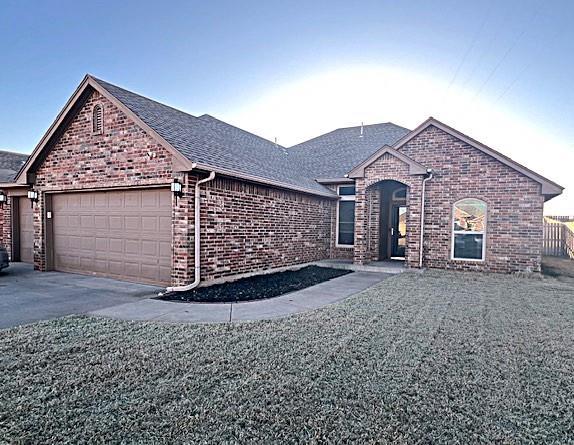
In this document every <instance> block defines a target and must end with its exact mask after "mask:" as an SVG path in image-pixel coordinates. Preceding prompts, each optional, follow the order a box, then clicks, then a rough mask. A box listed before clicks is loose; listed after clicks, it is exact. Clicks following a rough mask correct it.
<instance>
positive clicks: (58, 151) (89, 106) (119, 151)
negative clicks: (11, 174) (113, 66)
mask: <svg viewBox="0 0 574 445" xmlns="http://www.w3.org/2000/svg"><path fill="white" fill-rule="evenodd" d="M96 104H101V105H103V107H104V112H103V115H104V125H103V132H102V133H101V134H93V133H92V110H93V108H94V106H95V105H96ZM150 153H151V155H150ZM171 178H172V155H171V153H169V152H168V150H166V149H165V148H163V147H162V146H161V145H159V144H158V143H157V142H156V141H155V140H154V139H153V138H151V137H150V136H149V135H148V134H147V133H146V132H145V131H144V130H143V129H142V128H140V127H139V126H138V125H136V124H135V123H134V122H133V121H132V120H131V119H130V118H129V117H128V116H127V115H126V114H125V113H124V112H123V111H121V110H120V109H119V108H117V107H115V106H114V105H113V104H112V103H111V102H110V101H108V100H107V99H106V98H105V97H104V96H101V95H100V94H99V93H98V92H93V93H92V95H91V96H90V97H89V98H88V100H87V101H86V103H85V104H84V106H83V107H82V108H81V110H80V111H79V112H78V114H77V115H76V116H75V117H74V118H73V120H72V121H71V122H70V124H69V125H68V127H67V128H66V130H65V132H64V133H63V134H62V135H61V136H60V138H59V139H58V141H57V142H56V143H55V144H54V146H53V147H52V149H51V150H50V151H49V153H48V154H47V156H46V158H45V160H44V161H43V163H42V164H41V165H40V166H39V168H38V169H37V171H36V184H35V186H34V187H35V188H36V190H38V191H39V198H40V199H39V201H38V203H37V204H36V206H35V210H34V229H35V235H34V237H35V247H34V266H35V268H36V269H39V270H45V269H46V246H45V241H44V240H45V236H44V230H45V228H44V220H43V218H42V217H41V215H42V214H43V213H44V204H45V192H49V191H50V192H54V191H70V190H84V189H99V188H102V189H103V188H110V187H133V186H146V185H158V184H166V185H167V184H169V183H170V182H171Z"/></svg>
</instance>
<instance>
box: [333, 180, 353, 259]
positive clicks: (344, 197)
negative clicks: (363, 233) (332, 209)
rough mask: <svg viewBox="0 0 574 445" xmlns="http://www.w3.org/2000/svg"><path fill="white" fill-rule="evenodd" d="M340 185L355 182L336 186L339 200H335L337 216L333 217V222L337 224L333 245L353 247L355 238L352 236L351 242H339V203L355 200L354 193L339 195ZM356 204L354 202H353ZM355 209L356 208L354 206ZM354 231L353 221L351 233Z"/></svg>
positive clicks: (343, 247)
mask: <svg viewBox="0 0 574 445" xmlns="http://www.w3.org/2000/svg"><path fill="white" fill-rule="evenodd" d="M341 187H355V184H341V185H338V186H337V195H339V200H338V201H337V217H336V219H335V224H336V225H337V231H336V233H337V234H336V240H335V246H336V247H340V248H342V249H354V248H355V239H354V237H353V244H339V205H340V203H341V201H354V202H355V201H356V199H355V197H356V195H340V194H339V189H340V188H341ZM355 193H357V191H356V190H355ZM355 206H356V204H355ZM355 211H356V208H355ZM354 232H355V221H353V233H354Z"/></svg>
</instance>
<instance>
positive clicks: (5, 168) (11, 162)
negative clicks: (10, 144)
mask: <svg viewBox="0 0 574 445" xmlns="http://www.w3.org/2000/svg"><path fill="white" fill-rule="evenodd" d="M26 159H28V155H25V154H22V153H15V152H13V151H5V150H0V182H12V181H13V180H14V178H15V177H16V174H17V173H18V171H19V170H20V168H21V167H22V165H24V163H25V162H26Z"/></svg>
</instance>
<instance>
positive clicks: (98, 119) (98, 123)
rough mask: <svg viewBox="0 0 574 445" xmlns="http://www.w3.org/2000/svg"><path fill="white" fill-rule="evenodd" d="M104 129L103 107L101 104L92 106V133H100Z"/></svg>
mask: <svg viewBox="0 0 574 445" xmlns="http://www.w3.org/2000/svg"><path fill="white" fill-rule="evenodd" d="M103 131H104V107H102V105H101V104H97V105H96V106H94V110H93V111H92V133H93V134H102V133H103Z"/></svg>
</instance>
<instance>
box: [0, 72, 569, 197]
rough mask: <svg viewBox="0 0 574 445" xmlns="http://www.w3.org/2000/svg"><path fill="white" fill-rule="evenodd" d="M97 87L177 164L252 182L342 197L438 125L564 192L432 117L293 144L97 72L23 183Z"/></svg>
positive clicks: (9, 177)
mask: <svg viewBox="0 0 574 445" xmlns="http://www.w3.org/2000/svg"><path fill="white" fill-rule="evenodd" d="M93 90H97V91H99V92H100V93H101V94H103V95H104V96H106V97H107V98H108V99H109V100H110V101H112V102H113V103H114V104H115V105H116V106H118V107H119V108H121V109H122V110H123V111H124V112H125V113H126V114H128V115H129V116H130V117H131V118H132V119H134V120H135V121H136V122H137V123H138V124H139V125H140V126H142V128H143V129H144V130H145V131H147V132H148V133H149V134H150V135H151V136H152V137H153V138H155V139H156V140H157V141H158V142H159V143H160V144H162V145H163V146H165V147H166V149H168V150H170V151H171V152H172V153H173V155H174V162H177V165H178V168H181V169H182V170H190V169H193V168H196V167H197V168H199V169H202V170H214V171H215V172H216V173H218V174H222V175H227V176H231V177H236V178H239V179H244V180H248V181H255V182H262V183H266V184H269V185H272V186H277V187H282V188H288V189H293V190H297V191H301V192H305V193H312V194H317V195H322V196H329V197H336V196H337V195H336V194H335V193H334V192H333V191H332V190H330V189H329V188H327V187H325V186H324V185H322V184H321V183H319V182H324V183H325V182H329V181H328V179H341V178H343V177H344V176H345V175H347V174H349V173H350V172H351V170H353V169H354V168H355V167H357V166H359V165H361V164H362V163H363V162H364V161H366V160H368V159H369V158H370V157H372V156H373V155H374V154H375V153H377V152H378V151H379V150H384V149H386V148H385V147H391V148H394V149H399V148H400V146H401V145H403V144H405V143H406V142H408V141H409V140H410V139H412V138H413V137H415V136H416V135H418V134H419V133H420V132H421V131H424V130H425V129H426V128H428V127H429V126H431V125H433V126H436V127H437V128H439V129H441V130H443V131H445V132H447V133H449V134H451V135H453V136H454V137H456V138H458V139H461V140H462V141H464V142H466V143H468V144H470V145H471V146H473V147H475V148H477V149H478V150H481V151H483V152H484V153H486V154H488V155H489V156H492V157H494V158H495V159H497V160H499V161H500V162H502V163H504V164H506V165H508V166H510V167H511V168H514V169H515V170H517V171H519V172H521V173H522V174H524V175H525V176H527V177H530V178H532V179H534V180H535V181H537V182H539V183H540V184H541V185H542V194H543V195H545V196H546V198H547V199H549V198H551V197H553V196H556V195H558V194H560V193H561V192H562V187H560V186H559V185H558V184H556V183H553V182H552V181H550V180H548V179H546V178H544V177H542V176H541V175H538V174H537V173H535V172H533V171H531V170H529V169H527V168H526V167H524V166H521V165H520V164H518V163H516V162H515V161H512V160H511V159H510V158H508V157H506V156H504V155H502V154H501V153H498V152H497V151H495V150H493V149H491V148H489V147H487V146H485V145H484V144H481V143H479V142H478V141H475V140H474V139H472V138H470V137H468V136H466V135H464V134H462V133H460V132H458V131H457V130H455V129H453V128H451V127H448V126H447V125H445V124H443V123H441V122H439V121H437V120H436V119H434V118H429V119H427V120H426V121H425V122H423V123H422V124H421V125H419V126H418V127H417V128H416V129H415V130H413V131H409V130H408V129H406V128H403V127H400V126H398V125H395V124H393V123H390V122H387V123H382V124H374V125H366V126H364V127H360V126H357V127H349V128H339V129H338V130H334V131H332V132H330V133H326V134H323V135H321V136H318V137H316V138H314V139H310V140H308V141H306V142H302V143H300V144H297V145H295V146H293V147H291V148H285V147H282V146H279V145H277V144H275V143H273V142H271V141H268V140H267V139H264V138H262V137H259V136H256V135H254V134H252V133H249V132H247V131H245V130H241V129H239V128H237V127H234V126H233V125H230V124H227V123H225V122H223V121H221V120H219V119H216V118H214V117H213V116H210V115H208V114H203V115H201V116H193V115H191V114H188V113H185V112H183V111H180V110H177V109H175V108H172V107H170V106H167V105H164V104H161V103H159V102H156V101H154V100H152V99H148V98H147V97H144V96H141V95H139V94H136V93H133V92H131V91H128V90H126V89H124V88H121V87H118V86H115V85H112V84H110V83H108V82H106V81H103V80H100V79H96V78H94V77H92V76H90V75H87V76H86V77H85V78H84V80H83V81H82V83H81V84H80V85H79V86H78V88H77V89H76V91H75V93H74V94H73V95H72V97H71V98H70V99H69V100H68V102H67V104H66V106H65V107H64V109H63V110H62V111H61V112H60V114H59V115H58V117H57V118H56V120H55V121H54V123H53V124H52V126H51V127H50V128H49V129H48V131H47V132H46V134H45V135H44V137H43V138H42V139H41V140H40V142H39V143H38V145H37V146H36V148H35V149H34V151H33V153H32V155H31V156H30V158H29V159H28V161H27V162H26V163H25V165H24V167H23V168H22V169H21V170H20V172H19V174H18V175H17V177H16V178H15V180H16V181H17V182H18V183H19V184H22V185H25V184H26V183H27V181H28V180H29V176H28V175H29V173H30V172H33V171H34V169H35V168H36V167H37V165H39V162H41V156H40V155H41V153H42V152H43V151H44V150H49V147H50V144H51V143H52V142H53V141H55V140H57V139H56V138H57V137H58V129H60V128H63V126H64V125H66V120H69V119H70V118H71V116H73V114H74V113H75V112H77V110H78V107H80V106H81V104H82V100H83V101H85V100H86V99H87V97H88V96H89V94H91V92H92V91H93ZM82 98H83V99H82ZM13 155H16V156H20V159H21V160H20V165H21V163H23V161H24V160H25V155H19V154H17V153H14V154H13ZM12 165H13V164H12ZM20 165H16V166H11V167H8V168H5V169H4V170H9V171H4V172H3V171H2V167H1V164H0V183H2V182H13V181H14V177H13V176H14V173H15V172H16V171H18V170H19V169H20ZM321 180H323V181H321ZM318 181H319V182H318Z"/></svg>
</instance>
